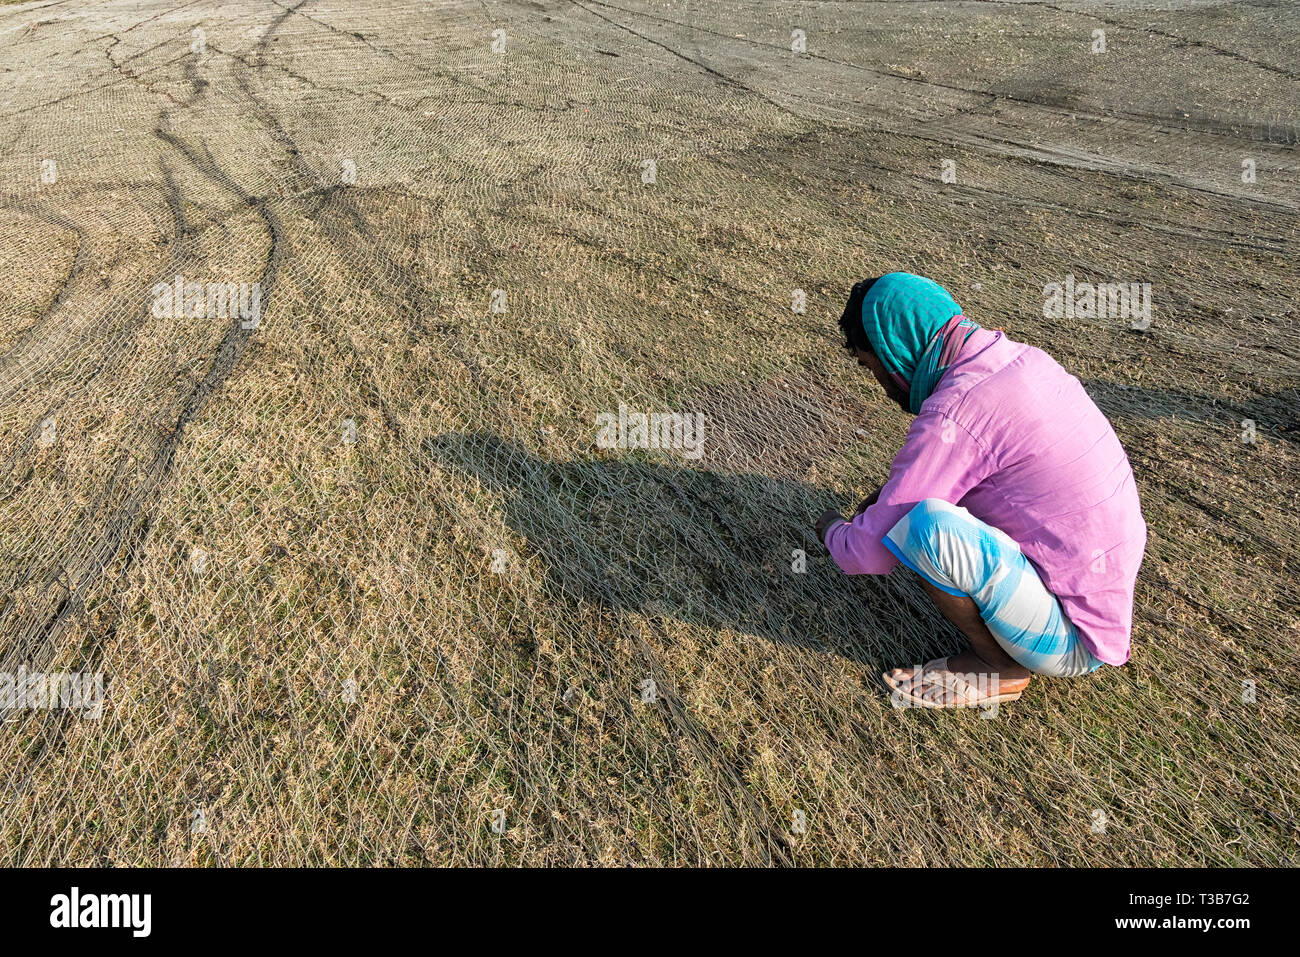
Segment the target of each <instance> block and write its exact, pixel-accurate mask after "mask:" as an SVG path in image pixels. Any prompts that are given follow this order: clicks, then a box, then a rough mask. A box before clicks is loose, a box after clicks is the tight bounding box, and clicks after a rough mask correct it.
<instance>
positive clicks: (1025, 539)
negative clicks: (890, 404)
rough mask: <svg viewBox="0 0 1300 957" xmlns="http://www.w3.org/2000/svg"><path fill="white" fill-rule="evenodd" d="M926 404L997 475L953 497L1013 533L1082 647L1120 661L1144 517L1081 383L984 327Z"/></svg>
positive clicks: (1106, 425) (1119, 454) (1118, 451)
mask: <svg viewBox="0 0 1300 957" xmlns="http://www.w3.org/2000/svg"><path fill="white" fill-rule="evenodd" d="M921 412H922V415H925V414H926V413H935V414H939V415H943V416H946V417H948V418H950V419H951V420H952V421H954V422H955V423H957V424H958V425H959V426H960V427H961V428H962V429H963V430H964V431H966V432H967V433H969V434H971V435H973V436H978V437H979V439H980V440H981V441H982V443H983V444H984V445H986V446H987V451H988V453H989V466H990V468H991V469H992V471H991V472H990V474H988V475H987V476H986V477H984V478H983V479H982V480H981V481H980V482H979V484H978V485H976V486H975V487H974V488H972V489H971V490H970V491H968V492H967V493H966V494H965V495H964V496H962V498H961V499H960V500H959V501H958V502H956V503H954V504H958V505H961V506H963V507H965V508H967V509H969V510H970V512H971V514H972V515H975V516H977V517H978V518H980V519H982V520H983V521H986V522H988V523H989V524H990V525H994V526H996V527H997V528H999V529H1001V530H1002V531H1004V532H1006V533H1007V534H1008V535H1009V536H1010V537H1011V538H1012V539H1014V540H1015V541H1016V542H1017V543H1018V544H1019V545H1020V547H1021V549H1022V550H1023V551H1024V553H1025V555H1026V556H1027V557H1028V558H1029V559H1030V561H1032V562H1033V563H1034V565H1035V566H1036V567H1037V568H1038V570H1039V573H1040V575H1041V577H1042V579H1043V584H1045V585H1046V586H1047V588H1048V590H1049V591H1051V592H1052V593H1053V594H1054V595H1056V597H1057V598H1058V599H1059V600H1060V602H1061V605H1062V607H1063V608H1064V610H1065V613H1066V615H1067V616H1068V617H1069V618H1070V620H1071V621H1072V622H1073V623H1074V624H1075V625H1076V626H1077V627H1078V629H1079V631H1080V632H1081V634H1082V637H1083V641H1084V644H1085V645H1087V646H1088V649H1089V650H1090V651H1091V652H1092V653H1093V654H1094V655H1096V657H1097V658H1099V659H1100V660H1101V661H1104V662H1106V663H1107V664H1111V665H1119V664H1123V663H1124V662H1125V661H1126V660H1127V659H1128V648H1129V638H1130V629H1131V623H1132V608H1133V586H1134V581H1135V579H1136V577H1137V571H1138V566H1139V565H1140V564H1141V562H1142V553H1143V550H1144V547H1145V544H1146V524H1145V522H1144V521H1143V520H1142V513H1141V508H1140V506H1139V503H1138V496H1137V487H1136V485H1135V483H1134V480H1133V470H1132V468H1131V467H1130V466H1129V462H1128V457H1127V456H1126V455H1125V454H1124V449H1123V447H1122V446H1121V445H1120V443H1119V439H1118V438H1117V437H1116V435H1115V431H1114V429H1112V428H1111V425H1110V422H1108V421H1107V420H1106V417H1105V415H1103V414H1102V412H1101V410H1100V409H1098V408H1097V406H1096V404H1095V403H1094V402H1093V401H1092V399H1091V398H1090V397H1089V396H1088V394H1087V392H1086V391H1084V388H1083V385H1082V384H1081V383H1080V382H1079V380H1078V379H1076V378H1075V377H1074V376H1072V375H1070V374H1069V373H1068V372H1066V371H1065V369H1063V368H1061V366H1060V365H1059V364H1058V363H1057V362H1056V360H1054V359H1053V358H1052V357H1051V356H1049V355H1048V354H1047V353H1045V352H1043V351H1042V350H1040V349H1036V348H1034V347H1033V346H1027V345H1024V344H1023V343H1018V342H1013V341H1012V340H1010V339H1007V338H1006V337H1005V336H1004V335H1002V334H1001V333H994V332H985V331H983V330H980V331H979V332H977V333H976V334H975V335H974V336H972V337H971V342H970V343H968V345H967V347H966V349H964V350H963V353H962V357H961V359H959V360H958V361H957V362H956V363H954V364H953V366H952V368H951V369H950V370H949V371H948V373H947V375H945V376H944V379H943V381H942V382H941V383H940V384H939V387H938V388H936V389H935V391H934V393H933V394H932V395H931V397H930V398H929V399H928V400H926V402H925V404H924V405H923V406H922V409H921Z"/></svg>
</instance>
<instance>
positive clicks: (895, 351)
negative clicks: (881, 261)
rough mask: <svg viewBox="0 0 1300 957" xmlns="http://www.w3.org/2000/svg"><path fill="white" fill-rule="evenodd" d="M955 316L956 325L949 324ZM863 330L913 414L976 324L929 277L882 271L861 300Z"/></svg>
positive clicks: (928, 394)
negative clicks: (900, 385)
mask: <svg viewBox="0 0 1300 957" xmlns="http://www.w3.org/2000/svg"><path fill="white" fill-rule="evenodd" d="M954 316H957V317H959V321H958V322H956V323H953V322H952V319H953V317H954ZM862 328H863V329H864V330H865V331H866V333H867V338H868V339H869V340H870V341H871V348H872V349H873V350H875V353H876V355H878V356H879V357H880V361H881V362H883V363H884V364H885V368H886V369H887V370H888V371H889V372H892V373H893V374H894V375H896V376H897V377H898V378H900V379H901V380H902V382H903V384H904V385H905V386H906V387H907V402H908V406H909V408H910V409H911V410H912V412H913V413H914V414H915V413H917V412H920V411H921V403H922V402H924V401H925V400H926V399H928V398H929V397H930V393H931V392H933V391H934V387H935V386H936V385H938V384H939V378H940V377H941V376H942V375H943V373H944V372H945V371H946V370H947V368H948V365H949V364H950V363H951V361H952V359H953V357H954V356H955V355H956V353H957V350H958V349H959V348H960V346H961V344H962V343H964V342H965V341H966V339H967V337H968V336H970V334H971V333H972V332H974V331H975V330H976V329H978V328H979V326H978V325H977V324H976V323H974V322H971V320H969V319H967V318H965V317H964V316H962V314H961V306H959V305H957V300H955V299H953V298H952V296H950V295H948V292H947V290H945V289H944V288H943V286H940V285H939V284H938V283H937V282H935V281H934V280H933V279H926V278H925V277H924V276H914V275H912V274H911V273H910V272H891V273H886V274H885V275H883V276H881V277H880V278H879V279H877V280H876V281H875V283H874V284H873V285H872V286H871V288H870V289H869V290H867V294H866V296H865V297H864V298H863V300H862Z"/></svg>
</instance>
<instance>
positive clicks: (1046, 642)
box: [816, 273, 1146, 708]
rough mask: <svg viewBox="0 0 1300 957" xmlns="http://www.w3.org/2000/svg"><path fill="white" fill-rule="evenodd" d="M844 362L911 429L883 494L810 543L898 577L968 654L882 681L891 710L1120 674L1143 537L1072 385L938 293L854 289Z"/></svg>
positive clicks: (1100, 430)
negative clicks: (913, 585)
mask: <svg viewBox="0 0 1300 957" xmlns="http://www.w3.org/2000/svg"><path fill="white" fill-rule="evenodd" d="M840 326H841V328H842V329H843V331H844V334H845V338H846V340H847V342H846V345H847V348H848V349H849V351H850V352H851V353H852V354H853V356H854V357H855V358H856V359H857V361H858V364H859V365H861V366H864V367H866V368H868V369H870V370H871V372H872V374H873V375H874V376H875V378H876V380H877V381H878V382H879V383H880V386H881V387H882V388H883V389H884V390H885V393H886V394H887V395H888V396H889V397H890V398H891V399H892V400H894V401H896V402H897V403H898V404H899V405H901V406H902V407H903V408H904V409H905V410H907V411H909V412H911V413H912V414H913V415H915V416H916V419H915V420H914V421H913V423H912V426H911V429H910V430H909V431H908V435H907V441H906V442H905V444H904V445H903V448H902V450H901V451H900V452H899V453H898V456H897V457H896V458H895V459H894V462H893V465H892V467H891V468H890V473H889V480H888V481H887V482H886V483H885V485H884V486H883V487H882V488H881V489H880V490H879V491H878V492H877V493H876V494H874V495H872V496H871V497H870V498H868V499H867V500H866V501H865V502H863V503H862V505H861V506H859V508H858V511H857V513H856V514H855V515H854V516H853V518H852V519H845V518H844V517H842V516H841V515H839V514H838V513H836V512H827V513H826V514H824V515H823V516H822V517H821V518H819V519H818V520H817V526H816V527H817V534H818V537H819V538H820V539H821V540H822V542H823V543H824V544H825V545H826V548H827V549H828V550H829V552H830V554H831V556H832V557H833V558H834V560H835V562H836V563H837V564H838V565H839V567H840V568H841V569H842V570H843V571H844V572H846V573H847V574H850V575H884V574H887V573H888V572H890V571H891V570H892V569H893V568H894V567H895V566H896V565H898V564H899V563H902V564H903V565H905V566H907V567H908V568H909V569H911V571H912V572H915V573H916V574H917V575H918V576H919V577H920V581H921V585H922V587H923V588H924V589H925V591H926V594H928V595H929V596H930V599H931V600H932V601H933V602H934V604H935V605H936V606H937V607H938V609H939V611H940V612H942V613H943V615H944V616H945V617H946V618H947V619H948V620H949V621H950V622H952V623H953V624H954V625H955V626H956V627H957V628H958V629H959V630H960V631H961V632H962V634H963V635H965V636H966V638H967V639H969V641H970V649H969V650H968V651H965V652H963V653H961V654H959V655H954V656H952V657H949V658H940V659H936V660H934V661H931V662H929V663H927V664H925V665H923V666H921V667H917V668H895V669H893V670H892V671H888V672H886V673H885V675H884V680H885V683H886V684H887V685H889V687H890V688H892V689H893V698H894V702H895V703H896V704H903V705H909V706H918V707H926V708H954V707H974V706H982V705H994V704H997V703H999V702H1004V701H1014V700H1016V699H1017V698H1019V697H1020V694H1021V692H1023V691H1024V689H1025V687H1026V686H1027V685H1028V684H1029V681H1030V677H1031V675H1035V674H1038V675H1044V676H1047V677H1053V678H1071V677H1076V676H1078V675H1083V674H1088V673H1089V672H1092V671H1095V670H1097V669H1098V668H1100V667H1101V666H1102V665H1122V664H1124V662H1125V661H1127V660H1128V654H1129V641H1130V633H1131V629H1132V618H1133V585H1134V581H1135V579H1136V577H1137V571H1138V566H1139V565H1140V564H1141V562H1142V554H1143V550H1144V549H1145V547H1146V523H1145V522H1144V521H1143V519H1142V512H1141V508H1140V507H1139V504H1138V495H1137V488H1136V486H1135V484H1134V481H1133V470H1132V469H1131V468H1130V467H1129V463H1128V458H1127V457H1126V456H1125V454H1124V450H1123V448H1122V447H1121V446H1120V443H1119V439H1118V438H1116V436H1115V432H1114V430H1113V429H1111V427H1110V423H1109V422H1108V421H1107V420H1106V417H1105V416H1104V415H1103V414H1102V413H1101V410H1099V409H1098V408H1097V406H1096V405H1095V404H1094V403H1093V402H1092V400H1091V399H1090V398H1089V397H1088V394H1087V393H1086V392H1085V391H1084V389H1083V386H1082V385H1081V384H1080V383H1079V381H1078V379H1076V378H1075V377H1074V376H1072V375H1070V374H1069V373H1068V372H1066V371H1065V370H1064V369H1062V368H1061V367H1060V366H1059V365H1058V364H1057V363H1056V362H1055V360H1053V359H1052V358H1051V356H1049V355H1047V353H1045V352H1042V351H1041V350H1039V349H1035V348H1033V347H1032V346H1027V345H1024V344H1022V343H1019V342H1013V341H1012V340H1010V339H1008V338H1007V337H1006V336H1005V335H1004V334H1003V333H1001V332H995V331H992V330H987V329H983V328H981V327H980V326H979V325H977V324H976V323H975V322H973V321H971V320H970V319H967V318H966V317H965V316H963V315H962V314H961V307H960V306H958V305H957V303H956V302H955V301H954V300H953V298H952V297H951V296H950V295H949V294H948V293H947V292H946V291H945V290H944V289H943V288H942V287H941V286H939V285H938V284H937V283H935V282H933V281H931V280H929V279H924V278H922V277H920V276H914V275H911V274H910V273H889V274H887V275H884V276H881V277H879V278H878V279H874V280H867V281H864V282H861V283H858V284H857V285H856V286H854V287H853V291H852V293H851V294H850V296H849V302H848V305H847V307H846V308H845V310H844V315H843V316H842V317H841V318H840Z"/></svg>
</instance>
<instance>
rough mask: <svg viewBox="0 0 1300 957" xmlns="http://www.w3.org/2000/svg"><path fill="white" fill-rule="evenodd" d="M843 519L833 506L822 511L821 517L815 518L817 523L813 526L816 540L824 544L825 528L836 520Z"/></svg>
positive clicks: (840, 520)
mask: <svg viewBox="0 0 1300 957" xmlns="http://www.w3.org/2000/svg"><path fill="white" fill-rule="evenodd" d="M843 521H845V518H844V516H843V515H841V514H840V513H839V512H837V511H835V509H833V508H832V509H828V510H827V511H825V512H822V516H821V518H819V519H817V524H816V525H814V526H813V528H815V529H817V541H819V542H821V543H823V544H825V542H826V530H827V529H828V528H830V527H831V526H832V525H833V524H835V523H836V522H843Z"/></svg>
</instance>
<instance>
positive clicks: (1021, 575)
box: [884, 498, 1102, 678]
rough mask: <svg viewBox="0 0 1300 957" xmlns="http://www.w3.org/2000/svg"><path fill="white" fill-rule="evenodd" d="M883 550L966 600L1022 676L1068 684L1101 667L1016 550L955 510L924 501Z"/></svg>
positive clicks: (999, 533)
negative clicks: (1021, 670)
mask: <svg viewBox="0 0 1300 957" xmlns="http://www.w3.org/2000/svg"><path fill="white" fill-rule="evenodd" d="M884 544H885V547H886V548H888V549H889V550H890V551H891V552H893V553H894V554H895V555H896V556H898V560H899V561H900V562H902V563H903V564H904V565H906V566H907V567H908V568H910V569H912V571H914V572H916V573H917V574H918V575H920V576H921V577H922V578H924V579H925V580H926V581H928V582H929V583H930V584H931V585H933V586H934V587H935V588H938V589H940V590H942V591H946V592H947V593H948V594H950V595H969V596H970V598H971V599H972V600H974V602H975V604H976V605H977V606H978V607H979V610H980V615H981V617H983V619H984V623H985V624H986V625H988V628H989V631H990V632H992V633H993V637H994V638H996V639H997V642H998V644H999V645H1001V646H1002V649H1003V650H1004V651H1005V652H1006V653H1007V654H1008V655H1010V656H1011V657H1012V658H1014V659H1015V660H1016V661H1018V662H1019V663H1020V664H1021V665H1022V666H1023V667H1025V668H1028V669H1029V670H1030V671H1032V672H1035V673H1036V674H1040V675H1049V676H1051V677H1055V678H1070V677H1074V676H1075V675H1082V674H1087V673H1088V672H1090V671H1095V670H1097V669H1098V668H1100V667H1101V665H1102V663H1101V662H1100V661H1098V660H1097V659H1096V658H1094V657H1093V656H1092V653H1091V652H1089V651H1088V649H1087V648H1085V647H1084V644H1083V642H1082V641H1080V640H1079V631H1078V629H1077V628H1075V626H1074V625H1073V624H1072V623H1071V622H1070V619H1069V618H1067V617H1066V616H1065V613H1064V612H1063V611H1062V610H1061V603H1060V602H1058V601H1057V600H1056V596H1055V595H1053V594H1052V593H1051V592H1050V591H1048V590H1047V587H1046V586H1045V585H1044V584H1043V581H1042V579H1041V578H1039V577H1038V572H1037V570H1036V569H1035V568H1034V566H1033V565H1032V564H1030V562H1029V559H1027V558H1025V556H1024V554H1023V553H1022V552H1021V551H1020V546H1019V545H1017V544H1016V542H1015V541H1014V540H1012V538H1011V537H1010V536H1009V535H1007V534H1006V533H1005V532H1003V531H1001V530H999V529H996V528H994V527H993V526H992V525H988V524H986V523H984V522H981V521H980V520H979V519H978V518H976V517H975V516H974V515H972V514H971V513H970V512H968V511H967V510H966V509H964V508H962V507H961V506H959V505H952V504H950V503H948V502H945V501H943V500H942V499H937V498H927V499H926V500H925V501H923V502H919V503H917V504H916V505H915V506H914V507H913V508H912V510H911V511H910V512H908V513H907V514H906V515H904V516H903V517H902V518H901V519H899V521H898V523H897V524H895V525H894V527H893V528H891V529H890V530H889V533H888V534H887V535H886V536H885V539H884Z"/></svg>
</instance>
